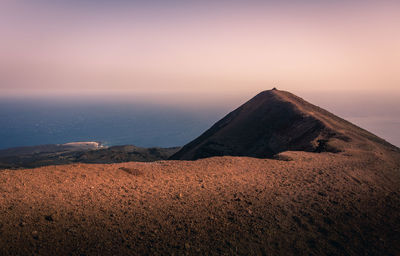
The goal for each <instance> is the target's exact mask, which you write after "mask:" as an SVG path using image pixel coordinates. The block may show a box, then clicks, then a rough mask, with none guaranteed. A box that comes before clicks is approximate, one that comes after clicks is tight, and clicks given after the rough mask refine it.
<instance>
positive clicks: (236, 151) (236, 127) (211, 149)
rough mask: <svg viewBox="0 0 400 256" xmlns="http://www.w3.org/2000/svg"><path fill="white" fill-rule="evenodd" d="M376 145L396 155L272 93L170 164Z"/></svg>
mask: <svg viewBox="0 0 400 256" xmlns="http://www.w3.org/2000/svg"><path fill="white" fill-rule="evenodd" d="M375 144H379V145H378V146H386V147H388V148H392V149H396V148H395V147H393V146H392V145H390V144H389V143H387V142H386V141H384V140H383V139H380V138H378V137H377V136H375V135H373V134H371V133H369V132H367V131H365V130H363V129H361V128H359V127H357V126H355V125H353V124H351V123H349V122H347V121H345V120H343V119H341V118H339V117H337V116H335V115H333V114H331V113H329V112H328V111H326V110H323V109H321V108H319V107H317V106H314V105H312V104H310V103H308V102H306V101H304V100H303V99H301V98H299V97H297V96H295V95H293V94H291V93H289V92H285V91H279V90H276V89H273V90H269V91H264V92H261V93H259V94H258V95H256V96H255V97H254V98H252V99H251V100H249V101H248V102H246V103H245V104H243V105H242V106H240V107H239V108H237V109H236V110H234V111H232V112H231V113H229V114H228V115H227V116H225V117H224V118H223V119H221V120H220V121H218V122H217V123H216V124H215V125H214V126H212V127H211V128H210V129H208V130H207V131H206V132H205V133H203V134H202V135H201V136H200V137H198V138H197V139H195V140H193V141H192V142H190V143H189V144H187V145H186V146H184V147H183V148H182V149H181V150H180V151H178V152H177V153H176V154H174V155H173V156H172V157H171V159H181V160H193V159H199V158H205V157H210V156H225V155H228V156H251V157H259V158H265V157H271V156H273V155H275V154H277V153H279V152H283V151H286V150H301V151H308V152H325V151H327V152H339V151H343V150H345V149H347V148H361V149H374V148H375Z"/></svg>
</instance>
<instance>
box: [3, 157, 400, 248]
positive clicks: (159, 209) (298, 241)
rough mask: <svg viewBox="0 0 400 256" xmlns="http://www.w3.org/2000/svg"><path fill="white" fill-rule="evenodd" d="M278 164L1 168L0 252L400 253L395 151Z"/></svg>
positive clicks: (218, 161)
mask: <svg viewBox="0 0 400 256" xmlns="http://www.w3.org/2000/svg"><path fill="white" fill-rule="evenodd" d="M382 154H383V155H382ZM281 159H286V160H287V159H292V160H291V161H282V160H271V159H268V160H267V159H254V158H246V157H215V158H208V159H203V160H198V161H160V162H154V163H138V162H130V163H121V164H107V165H100V164H99V165H96V164H76V165H62V166H47V167H42V168H38V169H28V170H1V171H0V238H1V239H0V254H1V255H7V254H10V255H32V254H33V255H35V254H37V255H98V254H101V255H130V254H131V255H146V254H149V255H173V254H175V255H182V254H183V255H184V254H190V255H193V254H198V255H203V254H212V255H235V254H237V255H293V254H298V255H367V254H369V255H399V254H400V158H399V154H398V153H395V152H392V153H390V152H383V153H382V152H381V153H380V152H375V153H368V152H363V153H360V152H347V153H338V154H333V153H321V154H316V153H304V152H286V153H284V154H283V156H282V157H281Z"/></svg>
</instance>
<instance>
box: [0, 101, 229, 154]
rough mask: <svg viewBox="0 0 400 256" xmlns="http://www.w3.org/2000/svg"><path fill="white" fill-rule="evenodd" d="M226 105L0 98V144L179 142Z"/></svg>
mask: <svg viewBox="0 0 400 256" xmlns="http://www.w3.org/2000/svg"><path fill="white" fill-rule="evenodd" d="M225 111H226V109H201V110H199V109H190V110H188V109H185V108H178V107H168V106H161V105H156V104H143V103H138V104H135V103H118V102H111V103H110V102H107V103H104V102H76V101H75V102H73V103H71V102H66V101H64V102H58V101H52V100H51V101H46V100H27V99H12V100H11V99H3V100H1V101H0V149H5V148H11V147H20V146H34V145H43V144H63V143H68V142H78V141H98V142H101V143H102V144H103V145H106V146H113V145H136V146H140V147H175V146H182V145H184V144H186V143H188V142H189V141H191V140H192V139H194V138H196V137H197V136H199V135H200V134H201V133H202V132H204V131H205V130H206V129H208V128H209V127H210V126H211V125H212V124H213V123H215V122H216V121H218V120H219V119H220V118H222V117H223V116H224V114H225V113H224V112H225Z"/></svg>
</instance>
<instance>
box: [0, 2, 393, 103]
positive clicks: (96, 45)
mask: <svg viewBox="0 0 400 256" xmlns="http://www.w3.org/2000/svg"><path fill="white" fill-rule="evenodd" d="M33 2H34V1H8V0H5V1H2V2H1V3H0V38H1V44H0V95H6V96H21V95H24V96H35V95H48V96H54V95H97V94H100V95H125V96H126V95H129V94H132V95H144V97H146V95H147V96H149V95H152V94H158V95H159V94H165V95H175V97H182V95H187V96H188V97H189V98H190V97H193V95H196V94H197V95H207V94H215V95H224V94H227V93H228V94H241V95H253V94H255V93H256V92H258V91H261V90H264V89H269V88H271V87H273V86H277V87H278V88H280V89H285V90H289V91H292V92H295V93H300V94H301V92H303V91H304V92H307V91H308V92H309V91H318V92H330V91H346V92H349V93H357V92H358V91H363V92H371V93H374V92H375V91H379V92H380V93H387V94H393V93H395V94H398V93H400V73H399V71H400V33H399V31H400V15H399V13H400V4H399V3H400V2H398V1H397V3H396V1H373V2H370V1H336V3H334V4H333V3H320V1H312V0H307V1H286V2H285V3H283V4H282V3H281V4H276V3H275V4H274V3H267V2H266V1H244V2H242V3H238V2H235V4H232V3H231V4H230V3H229V2H226V1H221V2H220V3H219V4H215V3H214V2H211V1H210V2H208V1H203V2H202V4H191V3H187V2H186V3H183V2H182V3H179V1H173V2H172V1H171V2H170V4H166V2H159V3H158V4H155V3H153V4H139V3H135V2H133V3H132V2H131V3H130V4H127V3H124V2H125V1H121V2H119V1H115V2H114V1H111V2H113V3H114V4H110V3H108V4H105V3H102V4H97V3H96V1H85V4H81V1H65V3H58V4H54V3H52V2H54V1H46V0H43V1H35V2H36V3H33ZM59 2H62V1H59ZM177 95H178V96H177ZM149 97H150V96H149ZM171 97H172V96H171Z"/></svg>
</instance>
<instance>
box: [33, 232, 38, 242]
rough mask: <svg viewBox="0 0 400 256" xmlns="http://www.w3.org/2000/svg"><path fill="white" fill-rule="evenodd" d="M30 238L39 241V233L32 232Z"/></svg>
mask: <svg viewBox="0 0 400 256" xmlns="http://www.w3.org/2000/svg"><path fill="white" fill-rule="evenodd" d="M32 237H33V239H35V240H38V239H39V232H37V231H36V230H34V231H32Z"/></svg>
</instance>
